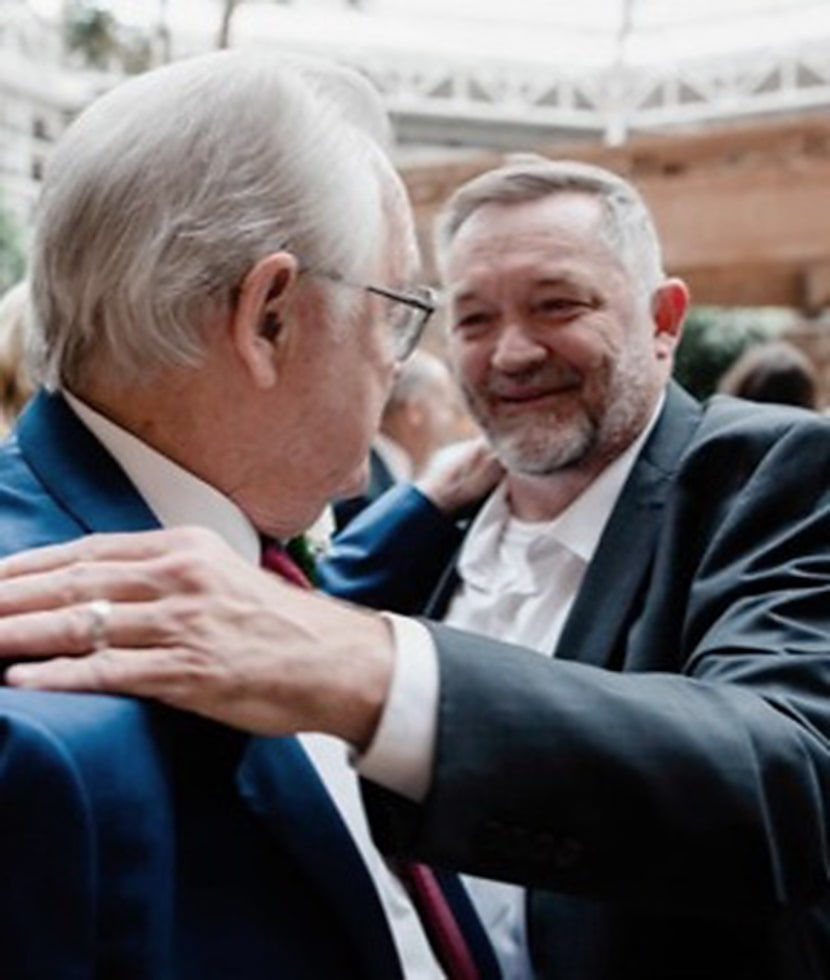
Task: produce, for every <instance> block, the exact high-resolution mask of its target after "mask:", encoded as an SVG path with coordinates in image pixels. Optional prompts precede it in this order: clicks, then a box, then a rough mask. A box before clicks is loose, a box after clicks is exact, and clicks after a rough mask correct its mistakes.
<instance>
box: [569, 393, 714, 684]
mask: <svg viewBox="0 0 830 980" xmlns="http://www.w3.org/2000/svg"><path fill="white" fill-rule="evenodd" d="M700 418H701V409H700V406H699V405H698V403H697V402H696V401H694V399H692V398H691V397H690V396H689V395H687V394H686V393H685V392H684V391H683V390H682V389H681V388H680V387H678V386H677V385H675V384H671V385H670V386H669V389H668V392H667V398H666V404H665V405H664V407H663V411H662V412H661V415H660V418H659V419H658V421H657V425H656V426H655V428H654V431H653V432H652V433H651V435H650V437H649V439H648V441H647V442H646V444H645V446H644V447H643V450H642V452H641V454H640V457H639V459H638V460H637V462H636V463H635V465H634V468H633V470H632V471H631V474H630V476H629V478H628V480H627V481H626V484H625V486H624V487H623V491H622V494H621V496H620V498H619V500H618V501H617V504H616V506H615V507H614V511H613V513H612V515H611V519H610V520H609V522H608V525H607V527H606V528H605V531H604V532H603V535H602V538H601V539H600V542H599V547H598V548H597V551H596V553H595V555H594V557H593V559H592V560H591V563H590V565H589V567H588V571H587V573H586V575H585V579H584V581H583V583H582V586H581V588H580V590H579V595H578V596H577V599H576V602H575V603H574V606H573V609H572V610H571V613H570V615H569V617H568V620H567V622H566V623H565V627H564V629H563V631H562V635H561V636H560V639H559V643H558V645H557V649H556V656H557V657H558V658H562V659H566V660H578V661H580V662H581V663H590V664H596V665H598V666H603V667H610V668H614V667H618V666H619V665H620V662H621V659H622V656H623V653H624V637H625V634H626V632H627V630H628V628H629V626H630V625H631V622H632V620H633V618H634V616H635V615H636V613H637V610H638V609H639V605H640V604H639V602H638V597H639V596H640V595H641V594H642V592H643V590H644V589H645V588H646V587H647V583H648V573H649V569H650V567H651V563H652V560H653V557H654V547H655V543H656V540H657V532H658V529H659V524H660V514H661V511H662V509H663V507H664V506H665V502H666V498H667V495H668V491H669V488H670V486H671V481H672V478H673V475H674V473H675V471H676V470H677V466H678V464H679V461H680V457H681V455H682V453H683V451H684V450H685V448H686V446H687V445H688V443H689V439H690V436H691V433H692V432H693V431H694V429H695V428H696V427H697V426H698V424H699V423H700Z"/></svg>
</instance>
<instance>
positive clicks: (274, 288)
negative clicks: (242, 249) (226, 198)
mask: <svg viewBox="0 0 830 980" xmlns="http://www.w3.org/2000/svg"><path fill="white" fill-rule="evenodd" d="M298 272H299V266H298V263H297V259H296V258H295V257H294V256H293V255H292V254H291V253H290V252H273V253H272V254H271V255H266V256H265V258H263V259H260V260H259V262H257V263H256V265H254V266H253V267H252V268H251V270H250V271H249V272H248V274H247V275H246V276H245V278H244V280H243V281H242V286H241V288H240V290H239V299H238V301H237V304H236V308H235V310H234V311H233V314H232V318H231V339H232V342H233V345H234V347H235V348H236V350H237V353H238V354H239V357H240V358H241V360H242V362H243V363H244V364H245V366H246V367H247V369H248V371H249V372H250V374H251V377H252V378H253V381H254V384H256V385H257V386H258V387H261V388H270V387H271V386H272V385H273V384H274V382H275V381H276V377H277V371H276V360H275V354H276V353H278V351H279V350H280V349H281V347H282V343H283V339H284V331H285V329H286V327H285V324H286V311H287V306H288V302H289V299H290V296H291V294H292V292H293V286H294V284H295V282H296V280H297V275H298Z"/></svg>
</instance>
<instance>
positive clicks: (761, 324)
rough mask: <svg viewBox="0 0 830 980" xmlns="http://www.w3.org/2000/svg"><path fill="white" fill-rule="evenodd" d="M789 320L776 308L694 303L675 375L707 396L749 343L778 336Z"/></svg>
mask: <svg viewBox="0 0 830 980" xmlns="http://www.w3.org/2000/svg"><path fill="white" fill-rule="evenodd" d="M790 320H791V316H790V315H789V314H782V313H780V312H779V311H776V310H766V309H759V310H753V309H722V308H720V307H714V306H710V307H695V308H693V309H692V310H691V311H690V312H689V315H688V317H687V318H686V324H685V327H684V329H683V339H682V341H681V343H680V346H679V347H678V349H677V357H676V359H675V367H674V375H675V377H676V378H677V380H678V381H679V382H680V384H682V385H683V387H684V388H686V390H687V391H690V392H691V393H692V394H693V395H695V397H697V398H701V399H703V398H708V397H709V396H710V395H711V394H713V393H714V391H715V388H716V387H717V383H718V380H719V379H720V377H721V375H722V374H723V373H724V371H726V369H727V368H728V367H729V366H730V365H731V364H732V362H733V361H734V360H735V359H736V358H737V357H739V356H740V355H741V354H742V353H743V352H744V351H745V350H746V348H747V347H749V346H751V345H752V344H757V343H760V342H761V341H764V340H769V339H770V338H772V337H775V336H777V335H778V334H780V333H781V331H782V330H783V329H784V328H785V327H786V326H787V325H788V323H789V322H790Z"/></svg>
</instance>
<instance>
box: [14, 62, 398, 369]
mask: <svg viewBox="0 0 830 980" xmlns="http://www.w3.org/2000/svg"><path fill="white" fill-rule="evenodd" d="M388 133H389V130H388V120H387V117H386V115H385V113H384V111H383V108H382V104H381V102H380V99H379V96H378V95H377V93H376V92H375V91H374V90H373V89H372V88H371V86H370V85H369V83H368V82H366V81H365V80H364V79H363V78H362V77H361V76H360V75H358V74H357V73H355V72H352V71H350V70H348V69H345V68H340V67H337V66H335V65H333V64H328V63H325V62H321V61H317V60H316V59H307V58H298V57H297V56H287V55H285V54H281V53H276V52H269V53H268V54H259V53H257V54H252V53H251V52H241V51H232V52H228V51H225V52H218V53H213V54H209V55H204V56H200V57H196V58H190V59H186V60H184V61H181V62H178V63H176V64H173V65H169V66H166V67H164V68H160V69H157V70H155V71H151V72H148V73H147V74H145V75H141V76H139V77H137V78H135V79H132V80H130V81H128V82H125V83H123V84H121V85H119V86H117V87H116V88H115V89H113V90H112V91H110V92H109V93H107V94H106V95H105V96H103V97H102V98H100V99H98V100H97V101H96V102H95V103H93V104H92V105H91V106H90V107H89V108H88V109H87V110H86V111H85V112H84V113H82V115H81V116H80V117H79V118H78V119H77V120H76V121H75V122H74V123H73V125H72V126H70V127H69V129H68V130H67V132H66V133H65V134H64V136H63V138H62V139H61V141H59V143H58V144H57V146H56V147H55V149H54V151H53V153H52V155H51V157H50V160H49V165H48V168H47V174H46V179H45V182H44V187H43V193H42V197H41V203H40V211H39V218H38V227H37V230H36V234H35V241H34V248H33V258H32V267H31V281H32V295H33V307H34V323H33V343H32V347H33V350H32V360H33V364H34V365H35V367H36V370H37V372H38V374H39V376H40V378H41V379H42V380H43V381H44V382H45V383H46V384H47V385H48V386H50V387H54V386H57V385H59V384H65V385H67V386H68V387H70V388H71V387H73V386H75V385H76V384H77V383H78V382H79V380H80V379H82V378H83V377H84V376H85V372H87V371H91V370H93V369H95V370H100V369H101V368H102V367H103V366H104V365H105V366H106V368H107V369H108V370H109V371H110V372H113V374H114V375H115V376H116V377H118V378H121V379H124V380H128V379H129V380H133V379H136V378H138V377H139V376H141V375H142V373H145V374H146V373H147V372H150V371H152V370H153V369H154V368H158V367H160V366H162V365H168V364H181V365H188V364H189V365H195V364H198V363H199V360H200V357H201V355H202V352H203V349H204V328H205V324H206V322H207V320H208V318H209V316H210V315H211V314H213V313H216V312H218V311H228V310H229V309H230V304H231V302H232V297H233V295H234V290H235V289H236V288H237V287H238V286H239V284H240V283H241V281H242V280H243V279H244V276H245V274H246V273H247V272H248V270H249V269H250V268H251V267H252V266H253V265H254V264H255V263H256V262H257V261H259V260H260V259H261V258H263V257H264V256H266V255H268V254H270V253H271V252H274V251H278V250H281V249H289V250H290V251H292V252H293V253H294V254H296V255H297V256H298V258H299V260H300V261H301V262H302V263H303V264H304V265H309V266H317V267H322V268H325V269H329V270H335V271H337V272H338V273H340V274H341V275H342V276H343V277H344V278H346V277H350V276H354V275H356V274H358V273H359V272H360V271H361V270H362V269H365V264H366V263H367V262H368V261H370V260H371V258H372V256H373V255H374V254H376V250H377V248H378V236H379V233H380V230H381V228H382V226H383V214H384V208H385V206H386V204H387V203H388V202H387V201H386V197H387V195H389V193H390V188H391V187H393V185H394V184H395V182H396V180H397V178H396V177H395V176H394V171H393V170H392V168H391V164H390V163H389V162H388V160H387V159H386V157H385V155H384V152H383V150H382V147H384V146H385V144H386V142H387V140H388ZM395 193H397V191H395Z"/></svg>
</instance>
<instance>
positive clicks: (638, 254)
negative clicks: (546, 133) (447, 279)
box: [435, 154, 665, 293]
mask: <svg viewBox="0 0 830 980" xmlns="http://www.w3.org/2000/svg"><path fill="white" fill-rule="evenodd" d="M567 193H577V194H587V195H589V196H591V197H595V198H596V199H597V200H598V201H599V203H600V205H601V207H602V225H601V229H600V231H601V234H602V236H603V238H604V239H605V241H606V242H607V243H608V245H609V246H610V247H611V248H612V249H613V250H614V251H615V252H616V254H617V255H618V256H619V258H620V260H621V261H622V263H623V265H624V266H625V268H626V269H628V271H629V272H630V273H631V274H632V276H633V277H635V279H636V280H637V283H638V285H639V286H640V287H641V288H642V289H643V290H644V291H646V292H649V293H650V292H651V291H652V290H653V289H655V288H656V287H657V286H658V285H659V284H660V282H661V281H662V280H663V279H664V278H665V273H664V272H663V260H662V255H661V249H660V240H659V238H658V236H657V231H656V229H655V227H654V222H653V221H652V218H651V215H650V213H649V210H648V208H647V207H646V204H645V202H644V201H643V198H642V197H641V196H640V193H639V192H638V191H637V190H636V189H635V188H634V187H633V185H632V184H630V183H629V182H628V181H626V180H623V178H622V177H620V176H618V175H617V174H614V173H612V172H611V171H610V170H604V169H603V168H602V167H595V166H592V165H591V164H587V163H580V162H577V161H575V160H549V159H547V158H546V157H542V156H538V155H536V154H522V155H516V156H514V157H513V158H511V159H510V160H509V161H508V162H507V163H506V164H505V165H503V166H501V167H497V168H496V169H494V170H489V171H487V172H486V173H483V174H480V175H479V176H477V177H474V178H473V179H472V180H470V181H468V182H467V183H466V184H463V185H462V186H461V187H459V188H458V189H457V190H456V191H455V192H454V193H453V195H452V196H451V197H450V198H449V200H448V201H447V202H446V204H445V205H444V206H443V208H442V209H441V211H440V212H439V215H438V217H437V220H436V226H435V251H436V256H437V261H438V265H439V268H441V269H442V270H443V269H444V268H445V265H446V256H447V252H448V251H449V248H450V246H451V244H452V241H453V239H454V238H455V236H456V234H457V233H458V231H459V230H460V228H461V226H462V225H463V224H464V222H465V221H467V219H468V218H469V217H470V216H471V215H472V214H473V213H474V212H475V211H477V210H478V209H479V208H481V207H484V206H485V205H487V204H523V203H525V202H527V201H536V200H541V199H543V198H545V197H548V196H550V195H553V194H567Z"/></svg>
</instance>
